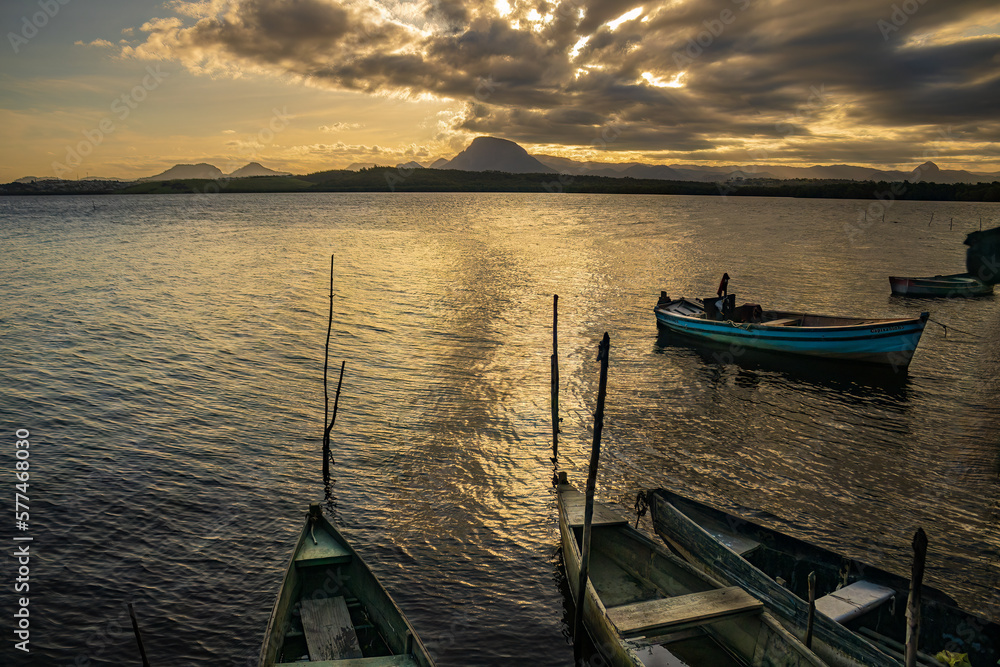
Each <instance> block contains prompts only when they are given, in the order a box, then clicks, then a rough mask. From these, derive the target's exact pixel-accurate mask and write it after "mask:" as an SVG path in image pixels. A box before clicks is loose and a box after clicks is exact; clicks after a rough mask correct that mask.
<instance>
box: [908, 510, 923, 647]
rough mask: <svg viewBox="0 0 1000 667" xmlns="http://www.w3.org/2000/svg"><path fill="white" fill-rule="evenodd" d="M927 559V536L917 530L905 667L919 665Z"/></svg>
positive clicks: (911, 579) (914, 539)
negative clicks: (921, 610) (921, 604)
mask: <svg viewBox="0 0 1000 667" xmlns="http://www.w3.org/2000/svg"><path fill="white" fill-rule="evenodd" d="M926 558H927V534H926V533H924V529H923V528H917V532H916V533H914V535H913V573H912V575H911V577H910V597H909V599H908V600H907V602H906V653H905V655H904V663H905V667H915V665H916V664H917V641H918V639H919V637H920V591H921V588H923V585H924V561H925V560H926Z"/></svg>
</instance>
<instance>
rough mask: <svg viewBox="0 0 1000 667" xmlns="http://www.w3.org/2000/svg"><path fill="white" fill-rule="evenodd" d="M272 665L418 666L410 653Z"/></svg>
mask: <svg viewBox="0 0 1000 667" xmlns="http://www.w3.org/2000/svg"><path fill="white" fill-rule="evenodd" d="M274 667H419V665H418V664H417V661H416V660H414V659H413V656H410V655H386V656H377V657H372V658H348V659H346V660H313V661H311V662H279V663H278V664H276V665H275V666H274Z"/></svg>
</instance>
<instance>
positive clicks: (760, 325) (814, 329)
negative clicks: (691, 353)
mask: <svg viewBox="0 0 1000 667" xmlns="http://www.w3.org/2000/svg"><path fill="white" fill-rule="evenodd" d="M653 311H654V313H656V314H662V315H664V316H667V317H670V318H675V319H680V320H685V321H691V322H697V323H699V324H703V325H704V326H705V327H706V328H711V329H719V330H725V331H729V330H732V329H741V330H743V331H746V332H751V331H761V332H765V333H768V332H780V331H795V332H801V333H841V332H844V333H847V332H853V331H858V330H861V329H867V328H871V327H883V326H902V327H907V326H911V327H915V328H916V329H919V330H920V331H923V329H924V326H925V325H926V319H925V318H924V317H923V316H920V317H893V318H879V319H868V320H865V321H864V322H859V323H857V324H846V325H830V326H801V325H797V324H783V325H778V326H771V325H768V324H767V323H766V322H734V321H732V320H708V319H705V318H704V317H695V316H692V315H684V314H682V313H677V312H674V311H671V310H667V309H666V308H665V307H664V306H662V305H657V306H656V307H655V308H653ZM768 312H771V313H775V314H780V315H788V316H793V317H794V318H802V319H804V318H806V317H820V318H829V319H861V318H845V317H841V316H837V315H821V314H816V313H795V312H791V311H768ZM775 319H789V318H775ZM905 332H906V331H905V330H903V331H900V330H893V331H886V332H878V333H874V334H869V335H867V336H865V338H870V337H879V338H881V337H886V336H898V335H900V334H901V333H905ZM737 335H741V334H737ZM768 338H769V339H772V338H773V339H775V340H781V339H780V338H777V337H772V336H768ZM795 339H796V340H798V339H799V338H798V337H796V338H795ZM838 340H852V339H850V338H841V339H838Z"/></svg>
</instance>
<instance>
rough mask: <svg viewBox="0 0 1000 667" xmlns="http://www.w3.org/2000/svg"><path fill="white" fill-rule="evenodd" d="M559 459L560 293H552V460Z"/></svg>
mask: <svg viewBox="0 0 1000 667" xmlns="http://www.w3.org/2000/svg"><path fill="white" fill-rule="evenodd" d="M558 459H559V295H558V294H553V295H552V460H553V461H557V460H558Z"/></svg>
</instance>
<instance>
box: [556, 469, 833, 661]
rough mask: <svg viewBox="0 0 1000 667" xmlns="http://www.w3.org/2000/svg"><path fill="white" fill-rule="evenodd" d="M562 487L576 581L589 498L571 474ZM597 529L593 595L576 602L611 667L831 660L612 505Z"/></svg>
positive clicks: (569, 562) (562, 518)
mask: <svg viewBox="0 0 1000 667" xmlns="http://www.w3.org/2000/svg"><path fill="white" fill-rule="evenodd" d="M560 482H561V483H560V484H559V486H558V494H559V502H558V504H559V529H560V534H561V537H562V552H563V564H564V567H565V570H566V577H567V579H568V580H569V581H570V582H576V581H578V580H579V577H580V567H581V565H580V563H581V553H580V549H581V546H580V545H581V542H582V533H583V514H584V502H585V498H584V495H583V494H582V493H580V492H579V491H577V490H576V488H574V487H573V486H572V485H571V484H569V483H566V482H565V478H562V479H561V480H560ZM591 525H592V526H593V528H592V536H591V545H590V568H589V577H588V581H587V586H586V595H585V596H584V599H583V600H582V601H580V600H575V602H576V608H577V609H578V610H579V609H580V608H581V606H582V609H583V614H584V618H583V623H584V626H585V627H586V628H587V630H588V631H589V633H590V636H591V638H592V639H593V641H594V644H595V646H596V647H597V648H598V650H599V651H600V652H601V653H602V655H603V656H604V658H605V659H606V660H608V661H609V663H610V664H611V665H615V666H628V667H636V666H640V665H681V664H686V665H711V666H712V667H728V666H731V665H744V666H745V665H753V666H758V665H760V666H764V665H770V666H779V665H785V666H793V665H794V666H798V667H806V666H807V665H809V666H813V667H818V666H819V665H823V664H825V663H824V662H823V661H821V660H820V659H819V658H818V657H817V656H816V655H815V654H814V653H813V652H812V651H810V650H809V649H807V648H806V647H805V645H803V644H802V643H801V642H800V641H798V640H797V639H796V638H795V637H793V636H792V634H791V633H790V632H788V631H787V630H786V629H785V628H783V627H782V626H781V624H780V623H779V622H778V621H777V619H775V618H774V617H773V616H771V614H769V613H768V612H767V611H765V610H764V608H763V605H762V604H761V603H760V602H759V601H757V600H755V599H754V598H753V597H751V596H750V595H749V594H748V593H747V592H746V591H744V590H743V589H741V588H739V587H738V586H728V587H726V586H722V585H721V584H719V582H717V581H714V580H712V579H711V578H710V577H706V576H705V575H704V574H702V573H700V572H698V571H697V570H696V569H695V568H694V567H692V566H691V565H690V564H688V563H685V562H684V561H683V560H682V559H680V558H678V557H676V556H674V555H673V554H671V553H670V552H669V551H668V550H667V549H666V548H665V547H664V546H663V545H662V544H658V543H657V542H655V541H653V540H651V539H649V538H647V537H646V536H645V535H643V534H642V533H640V532H638V531H637V530H635V529H634V528H632V527H631V526H630V525H629V524H628V522H627V521H626V520H625V519H624V518H622V517H620V516H618V515H617V514H615V512H614V511H613V510H611V509H610V508H608V507H607V506H605V505H601V504H599V503H595V504H594V514H593V521H592V523H591ZM570 588H571V590H572V589H575V586H574V585H573V584H572V583H571V586H570ZM573 595H574V597H575V596H576V595H577V592H576V591H575V590H574V591H573ZM678 660H680V661H683V662H678Z"/></svg>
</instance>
